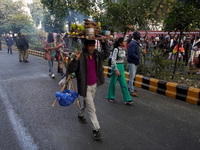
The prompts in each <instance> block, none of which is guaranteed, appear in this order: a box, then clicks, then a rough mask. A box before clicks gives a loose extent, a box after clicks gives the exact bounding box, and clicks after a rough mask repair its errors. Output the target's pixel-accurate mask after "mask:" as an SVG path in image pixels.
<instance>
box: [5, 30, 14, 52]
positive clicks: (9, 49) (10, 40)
mask: <svg viewBox="0 0 200 150" xmlns="http://www.w3.org/2000/svg"><path fill="white" fill-rule="evenodd" d="M6 43H7V46H8V54H9V51H10V54H12V46H13V43H14V40H13V38H12V37H11V36H10V35H9V34H7V37H6Z"/></svg>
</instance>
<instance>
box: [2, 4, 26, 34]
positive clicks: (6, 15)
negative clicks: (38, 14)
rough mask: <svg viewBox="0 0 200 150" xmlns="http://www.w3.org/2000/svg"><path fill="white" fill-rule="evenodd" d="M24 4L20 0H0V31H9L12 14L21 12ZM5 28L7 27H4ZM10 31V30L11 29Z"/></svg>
mask: <svg viewBox="0 0 200 150" xmlns="http://www.w3.org/2000/svg"><path fill="white" fill-rule="evenodd" d="M23 7H24V4H23V2H22V1H18V2H13V1H12V0H1V3H0V18H1V19H0V33H5V32H9V30H11V29H10V28H9V27H7V26H8V25H9V21H10V19H13V16H14V15H20V14H23V13H24V11H23ZM6 28H7V29H6ZM11 31H12V30H11Z"/></svg>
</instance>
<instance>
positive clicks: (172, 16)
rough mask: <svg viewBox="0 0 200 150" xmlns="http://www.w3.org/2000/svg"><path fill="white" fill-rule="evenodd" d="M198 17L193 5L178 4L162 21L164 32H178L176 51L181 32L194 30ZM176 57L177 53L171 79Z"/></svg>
mask: <svg viewBox="0 0 200 150" xmlns="http://www.w3.org/2000/svg"><path fill="white" fill-rule="evenodd" d="M199 15H200V11H199V9H196V8H195V7H194V4H186V3H184V2H178V3H177V4H176V5H175V6H174V7H173V10H172V11H171V12H170V13H169V16H168V17H167V18H166V19H165V20H164V29H165V30H166V31H168V32H171V31H176V32H177V31H180V37H179V44H178V49H179V47H180V41H181V39H182V35H183V31H190V30H192V29H194V28H196V26H197V25H198V24H199V22H197V21H198V19H197V18H199ZM178 55H179V51H178V52H177V57H176V60H175V65H174V71H173V76H172V79H173V78H174V74H175V72H176V66H177V60H178Z"/></svg>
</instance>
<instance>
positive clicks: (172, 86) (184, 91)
mask: <svg viewBox="0 0 200 150" xmlns="http://www.w3.org/2000/svg"><path fill="white" fill-rule="evenodd" d="M104 76H105V77H108V78H110V76H111V68H110V67H107V66H104ZM125 77H126V82H127V84H128V80H129V73H128V72H126V71H125ZM133 84H134V86H136V87H139V88H143V89H146V90H149V91H152V92H155V93H159V94H162V95H165V96H168V97H171V98H174V99H178V100H181V101H185V102H187V103H191V104H194V105H198V106H200V89H197V88H193V87H188V86H182V85H179V84H177V83H173V82H167V81H163V80H158V79H154V78H150V77H145V76H143V75H138V74H137V75H136V76H135V81H134V83H133Z"/></svg>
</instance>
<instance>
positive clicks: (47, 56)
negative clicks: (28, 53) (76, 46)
mask: <svg viewBox="0 0 200 150" xmlns="http://www.w3.org/2000/svg"><path fill="white" fill-rule="evenodd" d="M49 48H51V45H50V43H48V42H47V41H45V44H44V59H46V60H51V49H49Z"/></svg>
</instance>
